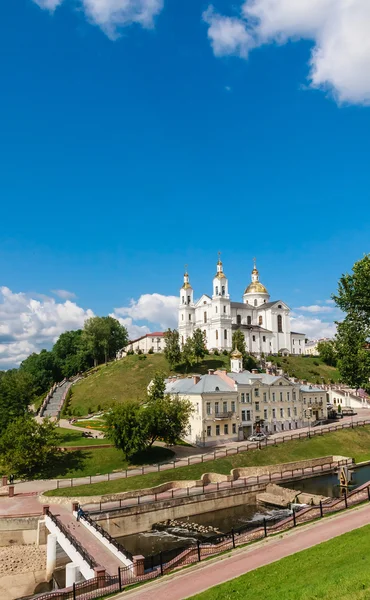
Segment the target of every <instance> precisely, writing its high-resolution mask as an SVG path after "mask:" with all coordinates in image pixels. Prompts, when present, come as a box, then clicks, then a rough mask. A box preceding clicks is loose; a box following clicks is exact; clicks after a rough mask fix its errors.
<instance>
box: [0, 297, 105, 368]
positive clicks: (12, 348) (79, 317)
mask: <svg viewBox="0 0 370 600" xmlns="http://www.w3.org/2000/svg"><path fill="white" fill-rule="evenodd" d="M93 315H94V313H93V312H92V310H89V309H88V310H84V309H83V308H81V307H80V306H78V305H77V304H76V303H74V302H71V301H70V300H66V301H65V302H63V303H61V302H56V301H55V300H54V298H47V297H46V298H44V299H42V300H38V299H36V298H33V297H32V296H30V295H29V294H25V293H13V292H12V291H11V290H10V289H9V288H7V287H5V286H3V287H0V368H1V369H4V368H5V369H6V368H9V367H13V366H16V365H18V364H19V363H20V362H21V361H22V360H24V359H25V358H27V356H28V355H29V354H31V353H32V352H39V351H40V350H41V349H42V348H48V347H50V346H51V345H52V344H53V343H54V342H55V341H56V340H57V339H58V337H59V335H60V334H61V333H63V331H67V330H71V329H79V328H80V327H83V324H84V321H85V319H87V318H89V317H92V316H93Z"/></svg>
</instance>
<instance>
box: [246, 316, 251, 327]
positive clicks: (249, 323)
mask: <svg viewBox="0 0 370 600" xmlns="http://www.w3.org/2000/svg"><path fill="white" fill-rule="evenodd" d="M247 325H252V317H247Z"/></svg>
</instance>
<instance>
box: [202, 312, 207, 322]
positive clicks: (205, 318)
mask: <svg viewBox="0 0 370 600" xmlns="http://www.w3.org/2000/svg"><path fill="white" fill-rule="evenodd" d="M203 319H204V322H205V323H207V313H206V312H205V313H204V314H203Z"/></svg>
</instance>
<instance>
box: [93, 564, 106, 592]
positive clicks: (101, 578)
mask: <svg viewBox="0 0 370 600" xmlns="http://www.w3.org/2000/svg"><path fill="white" fill-rule="evenodd" d="M94 574H95V577H96V579H97V580H98V588H99V589H101V588H103V587H105V569H104V568H103V567H95V568H94Z"/></svg>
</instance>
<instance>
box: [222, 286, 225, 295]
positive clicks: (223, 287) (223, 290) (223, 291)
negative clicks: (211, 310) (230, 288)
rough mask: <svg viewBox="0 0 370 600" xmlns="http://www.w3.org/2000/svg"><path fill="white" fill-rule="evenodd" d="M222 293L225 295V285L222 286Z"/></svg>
mask: <svg viewBox="0 0 370 600" xmlns="http://www.w3.org/2000/svg"><path fill="white" fill-rule="evenodd" d="M222 295H223V296H224V295H225V286H224V285H223V286H222Z"/></svg>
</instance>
